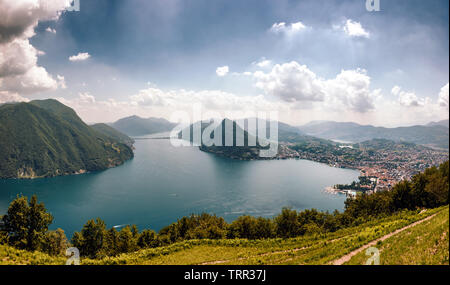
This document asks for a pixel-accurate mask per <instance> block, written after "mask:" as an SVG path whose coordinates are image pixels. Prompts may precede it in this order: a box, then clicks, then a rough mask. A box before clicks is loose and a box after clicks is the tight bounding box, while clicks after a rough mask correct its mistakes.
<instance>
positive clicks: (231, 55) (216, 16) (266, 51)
mask: <svg viewBox="0 0 450 285" xmlns="http://www.w3.org/2000/svg"><path fill="white" fill-rule="evenodd" d="M79 1H80V11H68V10H67V7H69V6H70V2H71V0H0V103H4V102H11V101H29V100H34V99H45V98H55V99H57V100H59V101H61V102H62V103H64V104H66V105H68V106H70V107H73V108H74V109H75V110H76V111H77V113H78V114H79V115H80V116H81V117H82V119H84V120H85V121H87V122H113V121H115V120H117V119H119V118H122V117H125V116H130V115H139V116H141V117H164V118H166V119H173V116H174V113H176V112H177V111H187V112H191V113H192V112H193V109H195V107H193V106H200V107H199V108H201V110H202V111H203V112H205V113H206V112H208V111H209V112H210V113H209V114H210V115H211V116H219V115H220V116H222V117H239V116H244V115H245V114H249V112H250V113H251V112H252V111H253V112H266V113H268V112H272V111H276V112H278V114H279V119H280V121H283V122H286V123H289V124H292V125H301V124H305V123H307V122H309V121H313V120H334V121H353V122H357V123H360V124H372V125H376V126H387V127H395V126H407V125H414V124H425V123H428V122H430V121H438V120H442V119H447V118H448V112H449V103H448V98H449V91H448V89H449V84H448V78H449V15H448V11H449V7H448V6H449V1H448V0H442V1H441V0H430V1H420V0H380V1H379V3H380V11H368V10H367V9H366V0H348V1H345V0H343V1H334V0H297V1H293V0H276V1H275V0H271V1H269V0H246V1H237V0H236V1H234V0H215V1H211V0H79ZM211 112H213V113H211ZM205 116H207V115H206V114H205Z"/></svg>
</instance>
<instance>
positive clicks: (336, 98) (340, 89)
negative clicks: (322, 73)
mask: <svg viewBox="0 0 450 285" xmlns="http://www.w3.org/2000/svg"><path fill="white" fill-rule="evenodd" d="M324 86H325V94H326V95H327V98H326V101H327V103H328V104H330V103H331V104H332V105H333V106H335V107H337V108H341V110H342V109H344V110H345V109H347V108H350V109H351V110H353V111H356V112H360V113H365V112H367V111H369V110H372V109H374V108H375V105H374V100H375V98H376V97H377V96H379V95H380V90H373V91H372V90H370V77H369V76H368V75H367V72H366V70H364V69H356V70H342V71H341V73H339V74H338V75H337V76H336V78H334V79H331V80H327V81H325V82H324ZM339 103H340V104H339Z"/></svg>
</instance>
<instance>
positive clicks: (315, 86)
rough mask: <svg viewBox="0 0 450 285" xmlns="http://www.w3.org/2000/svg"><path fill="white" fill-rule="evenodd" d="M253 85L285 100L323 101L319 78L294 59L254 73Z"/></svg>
mask: <svg viewBox="0 0 450 285" xmlns="http://www.w3.org/2000/svg"><path fill="white" fill-rule="evenodd" d="M253 76H254V78H255V79H256V84H255V86H256V87H257V88H260V89H262V90H264V92H265V93H267V94H269V95H273V96H277V97H280V98H281V99H283V100H285V101H287V102H294V101H323V98H324V93H323V90H322V84H321V80H320V79H319V78H317V76H316V75H315V74H314V73H313V72H312V71H311V70H309V69H308V68H307V67H306V65H300V64H298V63H297V62H295V61H292V62H289V63H285V64H281V65H280V64H276V65H275V66H274V67H273V68H272V70H271V71H270V72H269V73H264V72H262V71H257V72H255V73H254V75H253Z"/></svg>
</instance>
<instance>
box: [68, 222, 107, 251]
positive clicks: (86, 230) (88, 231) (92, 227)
mask: <svg viewBox="0 0 450 285" xmlns="http://www.w3.org/2000/svg"><path fill="white" fill-rule="evenodd" d="M105 236H106V225H105V222H104V221H102V220H101V219H100V218H97V219H96V220H95V221H94V220H89V221H87V223H86V224H85V225H84V226H83V229H82V230H81V232H80V233H78V232H76V233H75V234H74V235H73V237H72V243H73V245H74V246H75V247H76V248H78V250H79V251H80V255H82V256H88V257H90V258H95V257H97V255H98V254H99V253H100V252H101V251H102V250H103V246H104V244H103V242H104V240H105Z"/></svg>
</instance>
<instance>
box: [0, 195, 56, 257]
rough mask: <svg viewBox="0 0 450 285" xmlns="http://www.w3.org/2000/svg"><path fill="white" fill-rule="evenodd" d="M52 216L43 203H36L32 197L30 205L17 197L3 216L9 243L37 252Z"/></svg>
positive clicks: (22, 197)
mask: <svg viewBox="0 0 450 285" xmlns="http://www.w3.org/2000/svg"><path fill="white" fill-rule="evenodd" d="M52 221H53V216H52V215H51V214H50V213H48V212H47V210H46V209H45V206H44V204H43V203H38V201H37V197H36V196H35V195H33V196H32V197H31V200H30V203H29V204H28V198H27V197H25V196H21V197H19V196H18V197H17V198H16V199H15V200H14V201H12V202H11V204H10V205H9V207H8V212H7V214H6V215H5V216H3V222H4V229H5V231H6V232H7V233H8V235H9V243H10V244H11V245H13V246H16V247H19V248H24V249H28V250H37V249H39V247H40V245H41V244H42V242H43V239H44V236H45V233H46V232H47V230H48V226H49V225H50V224H51V223H52Z"/></svg>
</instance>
